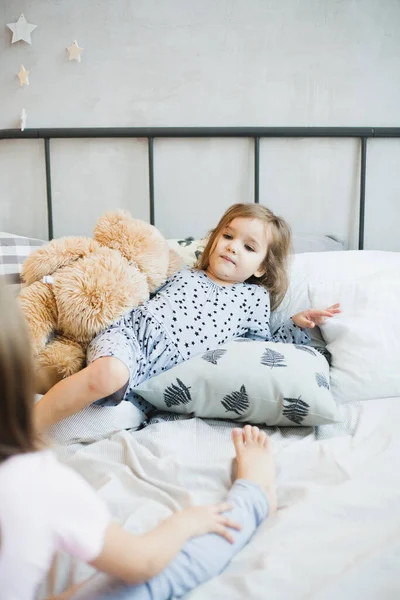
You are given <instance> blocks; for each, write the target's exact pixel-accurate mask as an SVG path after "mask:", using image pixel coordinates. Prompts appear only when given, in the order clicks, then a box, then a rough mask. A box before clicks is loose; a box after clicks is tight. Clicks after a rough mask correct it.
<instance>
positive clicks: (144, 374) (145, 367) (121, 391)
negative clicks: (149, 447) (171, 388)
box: [35, 204, 340, 430]
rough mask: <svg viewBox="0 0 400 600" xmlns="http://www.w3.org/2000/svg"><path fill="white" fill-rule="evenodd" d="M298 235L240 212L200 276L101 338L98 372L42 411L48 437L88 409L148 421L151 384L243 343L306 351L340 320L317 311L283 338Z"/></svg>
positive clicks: (92, 359)
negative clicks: (117, 410)
mask: <svg viewBox="0 0 400 600" xmlns="http://www.w3.org/2000/svg"><path fill="white" fill-rule="evenodd" d="M290 239H291V235H290V228H289V226H288V225H287V224H286V222H285V221H284V220H283V219H281V218H280V217H277V216H275V215H274V214H273V213H272V212H271V211H270V210H268V209H267V208H265V207H264V206H262V205H259V204H235V205H233V206H231V207H230V208H229V209H228V210H227V211H226V212H225V214H224V215H223V216H222V218H221V220H220V222H219V223H218V225H217V226H216V228H215V229H214V230H213V231H212V232H211V234H210V236H209V240H208V243H207V245H206V247H205V249H204V252H203V254H202V256H201V257H200V259H199V262H198V265H197V266H196V268H194V269H189V268H186V269H183V270H182V271H179V272H178V273H176V274H175V275H173V276H172V277H171V278H170V279H169V280H168V281H167V282H166V283H165V285H164V286H163V287H162V288H160V290H158V292H157V294H156V296H155V297H154V298H152V299H150V300H149V301H147V302H145V303H144V304H143V305H141V306H139V307H138V308H136V309H134V310H133V311H132V312H130V313H129V314H127V315H125V316H124V317H123V318H122V319H120V320H119V321H117V322H116V323H114V324H113V325H112V326H111V327H109V328H108V329H107V330H106V331H104V332H103V333H101V334H100V335H98V336H97V337H96V338H95V339H94V340H93V341H92V342H91V344H90V345H89V348H88V352H87V362H88V366H87V367H86V368H85V369H83V370H82V371H80V372H79V373H76V374H75V375H72V376H71V377H68V378H66V379H64V380H63V381H60V382H59V383H58V384H56V385H55V386H54V387H53V388H52V389H50V391H49V392H47V394H45V395H44V396H43V398H42V399H41V400H40V402H39V403H38V404H37V405H36V407H35V420H36V423H37V427H38V428H39V430H43V429H45V428H46V427H48V426H49V425H52V424H54V423H56V422H57V421H59V420H60V419H63V418H65V417H68V416H70V415H72V414H74V413H76V412H78V411H79V410H81V409H82V408H84V407H85V406H87V405H89V404H92V403H96V404H101V405H112V404H116V403H118V402H120V401H121V400H122V399H125V400H130V401H131V402H132V403H133V404H135V405H136V407H137V409H138V410H140V411H142V414H141V416H142V417H143V419H144V418H145V416H146V413H148V412H150V410H151V409H152V408H153V407H152V406H151V405H150V404H148V403H147V402H146V401H144V400H142V399H140V398H139V397H137V396H136V395H135V392H134V388H135V386H137V385H138V384H139V383H141V382H142V381H143V380H145V379H148V378H150V377H154V376H155V375H157V374H159V373H161V372H162V371H164V370H167V369H170V368H171V367H174V366H175V365H177V364H179V363H180V362H182V361H184V360H187V359H189V358H191V357H192V356H194V355H196V354H200V353H202V352H204V351H206V350H210V349H214V348H216V347H217V346H218V345H219V344H223V343H225V342H227V341H229V340H233V339H234V338H236V337H243V336H247V337H250V338H253V339H259V340H272V341H281V342H282V341H283V342H288V343H295V344H305V343H307V342H308V341H309V336H308V334H307V333H306V332H305V331H304V329H305V328H307V327H314V325H315V324H317V325H318V324H320V323H321V322H322V321H323V320H324V319H325V317H331V316H333V315H334V314H336V313H338V312H340V310H339V305H338V304H335V305H333V306H331V307H329V308H327V309H325V310H318V309H310V310H306V311H303V312H301V313H298V314H297V315H295V316H294V317H292V318H291V319H289V321H288V322H286V323H284V324H283V325H282V326H281V327H280V328H279V329H278V330H277V331H276V332H275V334H274V335H272V333H271V331H270V328H269V319H270V311H271V310H274V309H275V308H276V307H277V306H278V305H279V303H280V302H281V301H282V299H283V296H284V294H285V292H286V290H287V285H288V277H287V272H286V266H287V258H288V256H289V252H290Z"/></svg>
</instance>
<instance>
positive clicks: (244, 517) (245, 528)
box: [74, 479, 269, 600]
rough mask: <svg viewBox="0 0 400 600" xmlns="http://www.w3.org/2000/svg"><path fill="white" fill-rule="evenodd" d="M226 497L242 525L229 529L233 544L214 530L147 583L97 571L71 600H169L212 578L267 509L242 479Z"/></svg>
mask: <svg viewBox="0 0 400 600" xmlns="http://www.w3.org/2000/svg"><path fill="white" fill-rule="evenodd" d="M226 500H227V501H228V502H230V503H231V504H232V506H233V508H232V510H231V511H229V513H227V514H229V517H230V518H231V519H233V520H235V521H237V522H238V523H240V524H241V526H242V529H241V530H240V531H236V530H235V529H230V532H231V533H232V535H233V539H234V544H231V543H229V542H228V541H227V540H225V539H224V538H223V537H221V536H220V535H217V534H215V533H209V534H206V535H202V536H200V537H196V538H192V539H190V540H189V541H188V542H186V544H185V545H184V546H183V548H182V550H181V551H180V552H179V553H178V554H177V556H176V557H175V558H174V559H173V560H172V561H171V563H170V564H169V565H168V567H166V568H165V569H164V570H163V571H162V572H161V573H159V574H158V575H156V576H155V577H153V578H152V579H150V580H149V581H147V582H146V583H143V584H140V585H127V584H124V583H121V582H119V581H116V580H112V581H111V578H110V577H108V576H106V575H101V574H98V575H95V576H94V577H93V578H92V579H91V580H90V582H89V583H88V584H87V586H85V588H84V589H83V590H82V591H81V592H78V593H77V594H76V596H74V600H94V599H95V598H96V599H97V600H168V599H170V598H174V597H180V596H183V595H185V594H187V593H188V592H190V591H191V590H193V589H194V588H195V587H197V586H198V585H200V584H202V583H204V582H205V581H208V580H209V579H211V578H212V577H215V576H216V575H218V574H219V573H221V572H222V571H223V570H224V569H225V568H226V567H227V566H228V564H229V562H230V561H231V560H232V558H233V557H234V556H235V555H236V554H237V553H238V552H239V551H240V550H241V549H242V548H243V547H244V546H245V545H246V544H247V542H248V541H249V540H250V538H251V537H252V535H253V534H254V532H255V530H256V529H257V527H258V526H259V525H260V523H261V522H262V521H263V520H264V519H265V518H266V517H267V515H268V510H269V505H268V500H267V497H266V495H265V493H264V492H263V491H262V490H261V488H260V487H259V486H258V485H257V484H255V483H252V482H250V481H246V480H244V479H238V480H236V481H235V483H234V484H233V486H232V488H231V490H230V491H229V493H228V495H227V498H226Z"/></svg>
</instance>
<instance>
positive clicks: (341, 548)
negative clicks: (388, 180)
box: [0, 128, 400, 600]
mask: <svg viewBox="0 0 400 600" xmlns="http://www.w3.org/2000/svg"><path fill="white" fill-rule="evenodd" d="M271 129H273V128H271ZM396 131H397V130H396ZM375 132H378V133H377V135H379V131H378V130H377V129H376V130H372V129H371V130H370V131H369V130H367V129H364V130H362V131H357V132H356V131H355V130H354V131H353V132H352V133H353V134H354V137H360V138H361V140H362V142H361V146H360V148H361V152H360V158H361V169H360V178H361V179H360V211H359V238H358V248H359V250H343V247H342V245H341V244H340V243H339V242H338V241H337V240H332V239H330V238H327V237H326V236H324V237H323V238H320V239H316V238H315V237H314V238H311V237H310V238H308V239H307V240H304V239H302V240H299V239H298V240H295V241H296V243H298V246H297V251H298V253H296V254H295V256H294V258H293V261H292V264H291V284H290V288H289V291H288V294H287V296H286V298H285V301H284V302H283V304H282V305H281V307H280V308H279V309H278V311H277V312H276V313H275V314H274V316H273V319H274V323H275V324H277V323H279V322H280V321H281V320H282V319H284V318H285V317H286V316H290V315H291V314H294V312H298V311H300V310H302V309H304V308H306V307H307V306H308V305H309V304H310V302H311V303H312V302H317V301H318V302H323V301H325V300H326V301H328V298H330V297H333V296H334V297H335V298H337V297H340V300H341V301H342V303H344V305H345V306H346V307H347V308H348V311H347V315H348V318H345V320H344V321H342V322H339V327H336V326H332V327H329V326H328V327H327V328H326V329H324V328H321V334H318V332H315V336H314V340H313V341H314V344H315V345H318V344H321V345H322V346H324V347H326V348H327V350H328V351H329V352H330V354H331V356H332V366H331V382H332V390H333V393H334V396H335V399H336V401H337V404H338V406H340V411H341V420H340V422H338V423H334V424H331V425H320V426H314V427H302V426H300V427H266V431H267V432H268V433H269V434H270V435H271V436H272V440H273V444H274V453H275V457H276V462H277V468H278V479H277V484H278V504H279V510H278V513H277V514H276V515H274V516H273V517H271V518H270V519H268V520H267V521H265V523H263V524H262V525H261V527H260V528H259V530H258V531H257V532H256V535H255V536H254V538H253V539H252V540H251V542H250V543H249V545H248V546H247V547H246V548H245V549H244V550H243V551H242V552H241V553H240V554H239V555H238V556H237V557H236V558H235V559H234V560H233V561H232V563H231V565H230V566H229V567H228V569H227V570H226V571H225V572H224V573H223V574H221V575H220V576H218V577H216V578H215V579H213V580H212V581H210V582H208V583H206V584H204V585H202V586H201V587H199V588H198V589H196V590H194V591H192V592H191V593H190V594H189V595H188V596H187V598H188V599H190V600H203V599H205V598H207V599H213V598H216V599H222V598H229V599H230V600H234V599H238V600H239V599H243V598H248V599H250V600H259V599H262V598H266V597H269V598H273V599H274V600H279V599H282V600H287V599H294V600H297V599H299V600H300V599H301V600H303V599H306V598H307V599H308V598H313V599H318V600H331V599H332V600H333V599H334V598H335V599H336V598H341V599H343V600H347V599H357V598H363V600H369V599H371V600H372V599H377V598H379V599H381V598H382V599H385V600H386V599H387V600H390V599H392V598H393V599H395V598H398V597H399V595H400V583H399V578H398V569H399V565H400V477H399V474H398V465H399V458H398V457H399V455H400V433H399V426H398V423H399V418H400V369H399V368H398V366H397V365H399V364H400V345H399V344H400V342H399V340H400V326H399V325H398V323H397V321H398V319H396V318H393V315H396V314H397V312H396V311H397V310H398V297H399V295H398V294H399V292H400V253H399V252H392V251H369V250H362V248H363V246H364V216H365V183H366V178H365V177H366V173H365V170H366V140H367V138H368V137H369V136H373V135H375ZM24 133H25V132H24ZM53 133H54V136H57V132H54V131H53ZM74 133H75V135H77V133H76V130H75V132H73V134H74ZM114 133H115V132H114ZM131 133H132V132H131ZM139 133H142V134H143V133H144V132H139ZM159 133H161V132H159ZM164 133H165V132H164ZM180 133H181V134H182V131H181V132H180ZM192 133H193V132H192ZM207 133H208V135H209V134H210V132H209V131H208V132H207V131H206V130H204V134H205V135H206V134H207ZM221 133H223V132H221V131H219V134H221ZM242 133H243V132H242ZM245 133H247V134H249V133H251V132H249V131H246V132H245ZM252 133H253V134H254V135H253V137H254V139H255V159H256V160H255V165H256V168H255V200H256V201H258V200H259V196H258V194H259V179H258V178H259V174H258V172H257V164H258V163H257V160H258V159H257V153H258V152H259V139H260V137H262V134H263V133H267V132H266V130H264V131H262V130H261V128H260V129H259V130H258V131H253V132H252ZM274 133H275V135H278V134H279V133H280V134H283V135H284V130H283V129H281V130H280V131H279V132H278V131H275V132H274ZM288 133H290V131H289V130H288ZM292 133H293V132H292ZM314 133H315V134H316V135H323V134H325V135H328V134H329V133H334V132H333V131H330V132H328V131H314ZM336 133H337V135H345V133H346V132H344V131H343V130H340V129H338V130H337V132H336ZM347 133H348V134H350V133H351V132H349V131H347ZM381 133H382V135H383V132H381ZM386 133H388V131H386ZM392 133H393V132H392ZM37 134H38V136H39V134H40V132H37ZM42 134H43V130H42ZM153 134H154V135H148V137H149V140H151V141H150V143H149V165H150V169H149V172H150V178H151V177H152V169H153V162H152V161H153V150H154V148H153V145H152V144H153V139H154V137H157V135H155V132H153ZM297 134H298V135H306V130H305V129H302V130H301V131H300V130H297ZM310 135H311V134H310ZM393 135H395V133H393ZM396 135H399V132H398V131H397V134H396ZM1 137H2V136H1V135H0V138H1ZM3 137H7V136H3ZM43 137H44V139H46V137H45V136H44V134H43ZM49 137H51V135H50V133H49V135H48V138H49ZM72 137H74V135H72ZM110 137H111V135H110ZM48 138H47V139H48ZM257 140H258V141H257ZM46 160H49V157H48V156H47V154H46ZM49 188H50V196H49V197H48V199H49V207H51V186H48V192H49ZM150 192H151V202H152V203H153V204H152V206H153V208H152V210H151V215H152V217H154V186H152V184H150ZM49 214H50V217H51V210H50V211H49ZM50 217H49V237H51V234H52V223H51V218H50ZM190 234H191V232H188V236H190ZM329 240H330V241H329ZM179 242H181V243H179ZM38 243H39V242H38ZM301 244H303V245H301ZM304 244H306V245H304ZM31 245H33V247H35V246H34V241H33V242H32V241H31ZM171 245H172V246H174V247H178V246H180V247H181V250H182V252H185V253H186V255H185V260H186V261H187V262H190V261H191V260H192V259H193V255H195V252H196V251H198V249H199V248H201V242H197V241H196V240H193V239H191V238H190V237H188V238H186V239H181V240H173V241H172V240H171ZM304 250H306V251H305V252H304ZM188 253H190V254H191V255H190V257H189V256H188ZM9 264H10V261H9ZM371 290H372V291H373V292H374V293H373V294H371ZM360 307H361V308H360ZM377 315H378V318H379V321H378V322H376V321H374V324H376V327H375V328H374V329H373V330H372V332H371V329H370V325H371V318H375V319H376V318H377ZM374 316H375V317H374ZM274 323H273V324H274ZM349 348H350V349H351V348H352V349H353V352H348V349H349ZM371 365H373V366H372V367H371ZM107 411H108V412H107ZM236 425H237V424H236V423H234V422H232V421H228V420H216V419H202V418H198V417H190V416H181V417H180V418H172V417H171V415H170V414H167V413H165V412H160V413H158V414H157V415H155V416H154V417H153V419H152V420H151V421H150V424H149V425H148V426H147V427H145V428H144V429H140V430H139V427H138V424H137V423H135V421H134V416H133V415H132V414H131V413H130V407H129V405H128V403H122V404H121V405H120V406H119V407H116V409H115V410H114V409H107V408H105V409H101V408H100V407H88V408H87V409H85V411H82V413H81V414H79V415H76V416H75V417H74V418H70V419H69V420H66V421H65V422H63V423H60V424H58V425H57V426H55V428H53V430H52V432H51V434H52V437H53V439H54V440H55V441H56V442H55V445H54V452H55V453H56V454H57V455H58V457H59V458H60V460H62V461H63V462H65V463H66V464H68V465H70V466H71V467H72V468H74V469H75V470H77V471H78V472H79V473H81V475H82V476H83V477H85V478H86V479H87V480H88V481H89V482H90V483H91V485H93V487H94V488H95V489H96V490H97V492H98V494H99V495H100V496H101V497H102V498H103V499H104V500H105V501H106V502H107V504H108V505H109V507H110V509H111V511H112V514H113V516H114V517H115V518H116V519H117V520H118V521H120V522H121V523H123V524H124V526H125V527H126V528H128V529H129V530H131V531H135V532H140V531H144V530H146V529H148V528H150V527H152V526H154V525H155V524H156V523H157V522H159V520H160V519H163V518H165V517H167V516H168V515H169V514H171V512H172V511H175V510H178V509H179V508H182V507H184V506H187V505H190V504H197V503H207V502H214V501H217V500H218V499H220V498H222V497H223V496H224V494H225V492H226V490H227V489H228V488H229V486H230V481H231V469H232V458H233V449H232V445H231V442H230V435H231V429H232V428H233V427H235V426H236ZM89 577H90V580H89V582H88V584H87V585H86V586H85V587H84V588H83V589H82V591H81V592H79V593H77V594H76V600H79V599H81V600H84V599H86V600H88V599H89V598H94V597H95V595H96V593H97V592H96V590H98V589H105V588H107V586H109V585H113V582H112V581H110V580H109V579H108V578H107V577H104V576H102V575H99V574H96V573H94V572H93V570H92V569H91V568H90V567H88V566H86V565H84V564H82V563H79V562H77V561H74V560H71V559H70V558H69V557H67V556H64V555H61V554H60V555H57V557H56V559H55V562H54V564H53V567H52V570H51V573H50V575H49V578H48V581H46V582H45V583H44V585H43V588H42V589H41V591H40V595H39V597H40V598H44V597H45V596H46V594H49V593H50V592H60V591H62V590H63V589H64V588H65V587H66V586H67V585H70V584H73V583H78V582H80V581H82V580H84V579H86V578H89ZM127 598H129V596H127ZM132 598H134V596H132Z"/></svg>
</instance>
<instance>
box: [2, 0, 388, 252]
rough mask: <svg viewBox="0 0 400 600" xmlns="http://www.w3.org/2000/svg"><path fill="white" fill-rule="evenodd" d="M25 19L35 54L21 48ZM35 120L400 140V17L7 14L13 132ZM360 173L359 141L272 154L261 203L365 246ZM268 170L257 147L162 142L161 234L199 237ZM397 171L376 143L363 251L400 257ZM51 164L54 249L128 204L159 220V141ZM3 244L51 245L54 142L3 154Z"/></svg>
mask: <svg viewBox="0 0 400 600" xmlns="http://www.w3.org/2000/svg"><path fill="white" fill-rule="evenodd" d="M22 12H23V13H24V14H25V17H26V19H27V20H28V21H29V22H30V23H34V24H36V25H37V29H36V30H35V31H34V32H33V33H32V45H29V44H26V43H24V42H18V43H16V44H11V36H12V34H11V32H10V31H9V30H8V29H7V27H6V25H7V23H10V22H15V21H16V20H17V19H18V17H19V15H20V14H21V13H22ZM75 39H76V40H77V41H78V43H79V45H80V46H82V47H83V48H84V52H83V54H82V61H81V62H80V63H78V62H75V61H71V62H69V61H68V53H67V51H66V46H69V45H70V44H71V43H72V41H73V40H75ZM21 64H23V65H24V66H25V68H26V69H27V70H28V71H30V75H29V80H30V85H29V86H25V87H23V88H21V87H20V85H19V81H18V78H17V76H16V74H17V72H18V71H19V67H20V65H21ZM22 108H25V110H26V112H27V127H28V128H29V127H110V126H120V127H124V126H129V127H135V126H193V125H195V126H207V125H208V126H230V125H232V126H247V125H260V126H289V125H290V126H371V127H373V126H375V127H377V126H400V2H399V0H379V1H378V0H197V1H194V0H114V1H111V0H96V1H95V0H85V1H83V0H35V1H30V2H28V1H26V0H2V1H1V5H0V109H1V110H0V128H7V129H8V128H18V127H19V118H20V113H21V110H22ZM359 159H360V143H359V141H358V140H351V139H333V140H332V139H316V140H307V139H292V140H277V139H266V140H263V141H262V143H261V164H260V183H261V189H260V200H261V202H262V203H263V204H266V205H267V206H269V207H270V208H272V209H273V210H274V211H276V212H277V213H278V214H280V215H282V216H283V217H285V218H286V219H287V220H288V221H289V222H290V224H291V226H292V228H293V230H294V232H295V233H301V234H304V233H312V234H332V235H334V236H336V237H338V238H340V239H342V240H344V241H345V244H346V247H348V248H355V247H357V229H358V222H357V218H358V202H359V174H360V165H359ZM253 164H254V163H253V143H252V141H251V140H246V139H239V140H234V139H228V140H227V139H225V140H221V139H217V140H216V139H213V140H208V139H202V140H176V139H173V140H167V139H162V140H156V142H155V193H156V225H157V226H158V227H159V228H160V229H161V230H162V231H163V233H164V234H165V235H166V236H167V237H180V236H188V235H193V236H196V237H197V236H199V237H200V236H202V235H203V234H204V233H205V232H206V231H207V230H208V229H209V228H210V227H212V226H213V225H215V222H216V220H217V219H218V218H219V216H220V215H221V213H222V211H223V210H224V209H225V208H226V207H227V206H229V205H230V204H232V203H233V202H238V201H245V202H247V201H252V199H253ZM399 165H400V140H369V142H368V154H367V193H366V200H367V213H366V237H365V247H366V248H371V249H387V250H400V236H399V235H398V230H399V228H400V216H399V215H400V210H399V207H400V203H399V192H400V169H399ZM51 166H52V185H53V200H54V235H55V236H56V237H58V236H61V235H72V234H82V235H91V232H92V229H93V225H94V223H95V221H96V218H97V217H98V216H99V215H100V214H101V213H102V212H103V211H105V210H107V209H112V208H117V207H122V208H126V209H129V210H130V211H131V212H132V214H133V215H135V216H137V217H139V218H144V219H148V217H149V207H148V171H147V169H148V164H147V142H146V140H127V139H124V140H115V139H109V140H54V141H52V142H51ZM0 230H3V231H9V232H14V233H18V234H20V235H29V236H34V237H43V238H45V237H46V236H47V212H46V195H45V171H44V147H43V140H38V141H36V140H22V141H2V142H0Z"/></svg>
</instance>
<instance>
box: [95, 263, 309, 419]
mask: <svg viewBox="0 0 400 600" xmlns="http://www.w3.org/2000/svg"><path fill="white" fill-rule="evenodd" d="M269 318H270V301H269V294H268V292H267V290H266V289H265V288H264V287H262V286H260V285H257V284H250V283H237V284H235V285H231V286H224V285H219V284H217V283H215V282H214V281H212V279H210V278H209V277H208V275H207V274H206V273H205V272H204V271H197V270H195V269H189V268H185V269H183V270H181V271H179V272H178V273H175V275H173V276H172V277H170V278H169V279H168V281H167V282H166V283H165V284H164V285H163V286H162V287H161V288H160V289H159V290H158V291H157V293H156V295H155V296H154V297H153V298H151V299H150V300H148V301H147V302H145V303H144V304H142V305H141V306H139V307H138V308H135V309H134V310H133V311H132V312H130V313H128V314H127V315H125V316H124V317H122V318H121V319H119V320H118V321H116V322H115V323H114V324H113V325H111V327H109V328H108V329H106V330H105V331H103V332H102V333H100V334H99V335H98V336H97V337H96V338H95V339H94V340H93V341H92V342H91V343H90V345H89V348H88V352H87V362H88V363H90V362H92V361H94V360H96V359H97V358H101V357H104V356H114V357H116V358H119V359H120V360H121V361H122V362H123V363H124V364H125V365H126V366H127V367H128V369H129V373H130V376H129V383H128V386H127V389H126V392H125V396H124V399H125V400H130V401H131V402H133V404H135V405H136V406H137V407H138V408H140V409H142V410H143V412H144V413H147V412H149V411H150V410H151V409H152V408H153V407H152V406H151V405H150V404H149V403H148V402H146V401H145V400H143V399H142V398H140V397H139V396H137V395H136V394H135V393H134V391H133V389H134V388H135V387H136V386H137V385H139V383H141V382H142V381H144V380H146V379H149V378H150V377H154V376H155V375H158V374H159V373H161V372H162V371H166V370H168V369H171V368H172V367H174V366H175V365H177V364H179V363H181V362H183V361H184V360H187V359H189V358H191V357H193V356H195V355H196V354H201V353H202V352H206V351H207V350H213V349H214V348H216V347H217V346H218V345H220V344H224V343H225V342H228V341H231V340H233V339H234V338H237V337H248V338H251V339H255V340H264V341H273V342H287V343H294V344H306V343H307V342H308V341H309V339H310V338H309V336H308V334H307V333H306V332H305V331H304V330H302V329H300V328H299V327H297V326H296V325H295V323H293V321H292V320H291V319H289V320H288V321H287V322H286V323H283V325H281V327H280V328H279V329H278V330H277V331H276V332H275V333H274V334H273V335H272V333H271V331H270V328H269ZM97 403H99V404H101V401H98V402H96V404H97Z"/></svg>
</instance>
